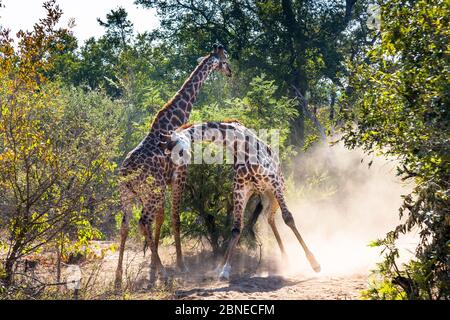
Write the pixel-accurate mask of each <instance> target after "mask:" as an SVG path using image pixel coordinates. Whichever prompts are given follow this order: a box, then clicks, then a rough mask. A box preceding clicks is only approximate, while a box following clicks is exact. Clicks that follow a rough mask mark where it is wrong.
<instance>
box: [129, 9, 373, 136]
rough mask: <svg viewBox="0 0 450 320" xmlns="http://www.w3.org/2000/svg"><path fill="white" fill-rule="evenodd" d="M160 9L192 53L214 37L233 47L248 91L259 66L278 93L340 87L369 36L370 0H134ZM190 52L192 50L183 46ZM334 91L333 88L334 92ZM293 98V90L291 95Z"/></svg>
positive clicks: (238, 88) (241, 89)
mask: <svg viewBox="0 0 450 320" xmlns="http://www.w3.org/2000/svg"><path fill="white" fill-rule="evenodd" d="M136 3H138V4H141V5H143V6H145V7H151V8H156V9H157V12H158V15H159V17H160V19H161V29H160V30H159V33H160V38H161V39H162V40H164V39H168V40H169V41H170V42H171V43H173V44H175V45H176V46H177V47H179V48H180V49H179V50H178V51H180V52H181V50H183V54H184V55H189V52H191V55H195V52H199V51H202V50H204V49H205V46H209V44H210V43H213V42H214V41H216V40H219V41H221V42H223V43H224V44H225V45H226V47H227V48H228V49H229V51H230V54H231V58H232V60H233V63H234V66H235V69H236V72H235V74H236V75H237V77H239V78H240V80H241V81H235V84H234V86H233V87H232V91H233V92H236V93H237V94H236V95H237V96H243V95H245V92H246V90H247V89H248V86H246V84H248V83H250V80H251V79H252V78H254V77H255V76H258V75H260V74H261V73H262V72H264V73H266V74H268V75H269V76H270V77H271V78H273V79H275V81H276V82H277V84H279V92H278V93H277V94H278V96H281V95H286V94H287V93H288V92H291V86H292V85H294V86H295V87H297V88H299V90H300V92H301V94H302V95H303V96H306V93H307V92H308V91H315V90H320V88H321V87H322V86H321V85H320V81H322V80H324V79H329V80H331V81H332V82H333V83H335V84H336V85H337V86H340V87H341V88H342V87H343V86H344V84H343V83H341V82H342V81H341V78H342V77H343V76H344V75H345V74H346V70H345V68H344V66H343V64H342V62H343V61H344V59H345V58H346V57H348V56H350V55H354V54H356V53H355V52H354V51H355V50H357V48H358V46H356V45H355V44H356V43H358V41H360V39H361V38H364V36H365V34H366V32H365V31H366V28H365V23H362V24H361V22H364V18H362V19H361V18H360V17H363V16H364V15H365V10H366V6H367V3H368V1H364V2H362V3H361V4H359V3H358V4H357V3H356V1H354V0H347V1H345V3H341V2H338V1H308V0H301V1H292V0H282V1H275V0H274V1H253V0H247V1H234V0H229V1H207V2H205V1H197V0H196V1H191V0H183V1H179V0H176V1H175V0H173V1H159V0H137V1H136ZM186 51H187V52H186ZM334 92H335V91H331V92H329V93H328V94H329V95H331V94H334ZM291 96H294V94H293V93H291ZM304 118H305V115H304V114H303V111H302V108H301V107H300V106H299V107H298V115H297V117H296V119H295V122H294V127H293V130H292V133H293V138H294V140H293V141H294V142H295V143H297V144H302V143H303V141H304V139H305V135H306V133H305V131H304Z"/></svg>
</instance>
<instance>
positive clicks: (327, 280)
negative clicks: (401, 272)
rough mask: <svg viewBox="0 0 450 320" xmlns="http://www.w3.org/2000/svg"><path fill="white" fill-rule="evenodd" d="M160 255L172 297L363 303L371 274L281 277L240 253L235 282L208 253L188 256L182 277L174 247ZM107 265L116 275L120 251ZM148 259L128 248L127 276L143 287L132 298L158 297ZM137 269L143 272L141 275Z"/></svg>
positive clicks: (107, 259) (107, 272) (163, 250)
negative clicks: (222, 275)
mask: <svg viewBox="0 0 450 320" xmlns="http://www.w3.org/2000/svg"><path fill="white" fill-rule="evenodd" d="M160 252H161V258H162V260H163V263H164V264H165V265H166V266H167V267H168V272H169V274H170V275H171V279H172V283H173V289H172V294H171V296H170V297H169V296H168V297H165V298H169V299H183V300H184V299H189V300H190V299H221V300H224V299H226V300H228V299H242V300H247V299H263V300H264V299H268V300H274V299H283V300H288V299H294V300H295V299H315V300H324V299H326V300H329V299H333V300H344V299H360V296H361V291H362V290H364V289H366V287H367V280H368V275H367V274H365V273H358V274H351V275H340V276H333V275H320V274H319V275H315V274H313V275H311V274H301V273H299V274H294V275H292V274H290V275H280V274H278V272H277V271H276V270H270V267H268V266H270V265H271V264H270V263H267V261H266V262H264V261H262V262H261V263H259V262H256V260H257V258H255V257H249V256H245V255H243V254H242V252H241V253H240V254H239V255H237V256H240V258H239V261H235V262H234V265H235V266H237V267H236V268H235V271H234V273H233V274H232V277H231V280H230V281H228V282H227V281H219V280H218V279H217V275H216V273H215V272H214V263H213V262H212V261H211V259H210V258H208V255H209V253H202V254H199V255H197V256H193V255H191V256H189V255H186V264H187V266H188V268H189V270H190V271H189V272H187V273H179V272H177V271H176V270H174V269H173V268H172V267H173V265H174V252H172V250H171V248H167V247H166V248H161V251H160ZM243 256H244V258H243ZM104 261H105V264H104V268H105V269H104V272H105V275H108V277H112V276H113V274H114V270H115V266H116V263H117V252H115V253H113V254H110V255H108V256H106V257H105V259H104ZM148 261H149V257H148V256H147V258H144V257H143V255H142V252H140V251H132V250H127V251H126V253H125V265H126V264H127V263H128V266H129V267H128V268H129V274H130V276H131V278H134V279H136V282H138V283H140V286H141V288H137V292H135V294H133V295H132V298H133V299H149V298H150V299H151V298H154V297H152V293H151V292H148V291H147V290H145V289H144V286H145V285H146V283H147V281H148ZM256 266H258V268H256ZM236 269H237V270H236ZM136 270H139V275H138V274H137V271H136ZM257 270H258V271H257ZM125 277H126V276H125ZM124 281H125V280H124Z"/></svg>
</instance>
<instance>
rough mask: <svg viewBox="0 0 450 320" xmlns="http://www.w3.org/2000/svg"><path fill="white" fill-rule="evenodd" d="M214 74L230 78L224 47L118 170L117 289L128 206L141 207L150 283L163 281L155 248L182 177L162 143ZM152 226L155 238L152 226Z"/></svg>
mask: <svg viewBox="0 0 450 320" xmlns="http://www.w3.org/2000/svg"><path fill="white" fill-rule="evenodd" d="M214 70H218V71H220V72H222V73H223V74H225V75H227V76H231V70H230V67H229V65H228V63H227V61H226V54H225V51H224V49H223V47H222V46H217V45H215V46H214V48H213V51H212V52H211V53H210V54H209V55H207V56H205V57H203V58H202V59H201V61H200V63H199V65H198V66H197V67H196V68H195V70H194V71H193V72H192V73H191V75H190V77H189V78H188V79H187V80H186V81H185V82H184V84H183V86H182V87H181V89H180V90H179V91H178V92H177V93H176V94H175V96H174V97H173V98H172V99H171V100H170V101H169V102H168V103H167V104H166V105H165V106H164V107H163V108H162V109H161V110H160V111H159V112H158V114H157V115H156V117H155V120H154V122H153V124H152V126H151V129H150V132H149V133H148V134H147V136H146V137H145V138H144V139H143V140H142V141H141V142H140V143H139V145H138V146H137V147H136V148H135V149H133V150H132V151H130V152H129V153H128V155H127V156H126V158H125V160H124V161H123V163H122V165H121V167H120V181H119V191H120V199H121V203H122V206H123V211H124V214H123V220H122V226H121V231H120V234H121V242H120V249H119V261H118V266H117V270H116V278H115V287H116V289H119V288H120V286H121V282H122V264H123V255H124V250H125V243H126V239H127V236H128V225H129V220H130V216H131V210H132V205H133V203H135V202H139V203H140V204H141V205H142V208H143V209H142V215H141V218H140V220H139V229H140V231H141V232H142V233H143V235H144V236H145V239H146V244H147V245H149V246H150V249H151V252H152V257H151V266H150V283H153V282H154V281H155V276H156V271H157V270H158V269H159V270H160V272H161V273H162V275H163V276H164V277H165V270H164V268H163V266H162V263H161V260H160V258H159V255H158V242H159V236H160V231H161V225H162V223H163V220H164V201H165V195H166V191H167V189H168V187H169V186H171V187H172V193H173V195H174V197H175V198H178V197H179V195H181V192H182V189H183V186H184V181H185V176H184V177H183V176H180V175H177V173H176V172H175V171H174V166H173V163H172V161H171V159H170V157H169V156H168V155H167V154H166V153H165V151H164V146H163V144H161V142H162V140H161V138H162V137H164V136H165V135H166V134H167V133H168V132H171V131H173V130H176V129H177V128H178V127H180V126H182V125H183V124H185V123H186V122H187V121H188V119H189V115H190V112H191V109H192V105H193V103H194V102H195V99H196V97H197V95H198V92H199V90H200V88H201V86H202V84H203V82H204V81H205V80H206V78H207V76H208V75H209V74H210V73H211V72H212V71H214ZM178 210H179V203H173V204H172V212H173V214H172V216H173V217H174V218H175V220H172V231H173V233H174V235H175V237H177V236H178V239H176V243H177V248H176V249H177V264H178V266H179V267H180V268H183V267H184V264H183V261H182V256H181V245H180V240H179V225H180V221H179V214H178V212H177V211H178ZM153 222H155V230H154V235H153V234H152V224H153Z"/></svg>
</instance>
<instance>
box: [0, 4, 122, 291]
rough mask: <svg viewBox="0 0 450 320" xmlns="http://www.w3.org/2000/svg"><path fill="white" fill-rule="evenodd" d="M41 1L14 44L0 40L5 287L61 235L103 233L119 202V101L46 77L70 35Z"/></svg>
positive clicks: (81, 240)
mask: <svg viewBox="0 0 450 320" xmlns="http://www.w3.org/2000/svg"><path fill="white" fill-rule="evenodd" d="M44 6H45V8H46V10H47V18H46V19H43V20H41V21H40V22H39V23H38V24H36V25H35V27H34V29H33V31H31V32H20V33H19V44H18V49H17V50H16V49H15V48H14V47H13V46H12V40H11V39H10V38H9V36H8V33H7V32H6V31H2V34H1V38H0V41H1V43H2V46H1V50H2V55H1V56H0V68H1V72H0V107H1V114H0V167H1V168H2V169H1V170H0V187H1V189H2V192H1V193H0V203H1V206H2V210H1V212H2V214H1V215H0V221H1V225H2V226H5V230H4V231H5V232H6V233H7V237H6V240H4V239H1V241H2V246H5V245H6V246H7V248H8V250H7V254H6V258H5V262H4V269H5V283H6V284H8V285H9V284H11V282H12V281H13V278H12V275H13V270H14V266H15V264H16V263H17V261H18V259H20V258H22V257H24V256H26V255H29V254H31V253H34V252H37V251H38V250H41V249H42V247H44V246H53V245H56V244H57V243H61V242H63V241H72V240H73V241H74V242H75V243H76V245H78V246H79V247H81V246H83V245H86V244H87V243H88V242H89V241H90V240H92V239H98V238H100V237H101V236H102V234H101V232H100V231H99V229H98V228H97V226H98V225H99V224H100V222H101V221H102V218H103V217H104V216H105V215H106V213H107V212H108V211H109V209H110V208H111V207H112V206H114V201H115V197H113V196H112V195H113V193H114V191H113V190H114V175H113V173H114V170H115V168H116V164H115V163H114V161H113V160H114V159H115V157H117V155H118V153H117V148H118V145H119V142H120V140H119V139H120V135H118V131H117V123H118V115H119V113H118V112H117V111H118V110H117V109H116V104H114V103H112V102H111V101H110V100H109V99H108V98H107V97H106V96H105V95H102V94H99V93H97V92H91V93H88V94H85V93H84V92H82V91H81V90H80V89H75V88H64V87H62V86H60V84H59V83H58V82H49V81H48V79H47V77H46V72H47V71H48V70H51V69H52V67H53V63H54V61H55V59H54V58H53V57H54V56H55V55H56V52H55V46H54V44H55V43H61V41H59V40H60V36H63V37H64V36H65V35H66V33H65V31H64V30H55V25H56V23H57V22H58V19H59V17H60V16H61V12H60V10H59V8H58V7H57V6H55V4H54V2H48V3H46V4H45V5H44ZM56 48H57V47H56ZM61 49H63V47H61Z"/></svg>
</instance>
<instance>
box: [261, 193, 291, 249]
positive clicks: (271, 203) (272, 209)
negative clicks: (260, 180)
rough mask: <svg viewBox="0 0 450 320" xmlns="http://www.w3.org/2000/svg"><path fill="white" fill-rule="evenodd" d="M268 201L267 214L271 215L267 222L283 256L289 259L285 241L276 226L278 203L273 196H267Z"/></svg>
mask: <svg viewBox="0 0 450 320" xmlns="http://www.w3.org/2000/svg"><path fill="white" fill-rule="evenodd" d="M266 199H267V200H266V201H267V212H268V214H269V216H268V218H267V221H268V223H269V225H270V228H271V229H272V232H273V234H274V236H275V239H276V240H277V243H278V247H279V248H280V251H281V254H282V255H283V257H284V258H287V256H286V251H285V249H284V245H283V241H282V240H281V237H280V234H279V232H278V229H277V226H276V224H275V213H276V212H277V209H278V203H277V200H276V199H275V197H274V195H273V194H270V195H267V196H266Z"/></svg>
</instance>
